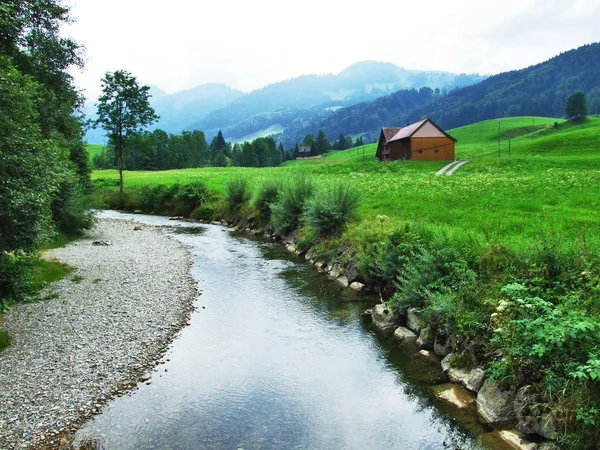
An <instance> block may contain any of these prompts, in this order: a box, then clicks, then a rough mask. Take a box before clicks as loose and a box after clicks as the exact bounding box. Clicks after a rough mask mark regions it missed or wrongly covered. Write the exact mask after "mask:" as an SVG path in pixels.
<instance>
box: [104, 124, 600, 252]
mask: <svg viewBox="0 0 600 450" xmlns="http://www.w3.org/2000/svg"><path fill="white" fill-rule="evenodd" d="M555 122H558V123H559V125H558V128H554V123H555ZM500 124H501V125H500V134H501V151H500V158H498V141H497V136H498V121H497V120H492V121H485V122H480V123H477V124H474V125H471V126H467V127H461V128H457V129H454V130H451V131H450V133H451V134H452V135H453V136H455V137H456V138H457V139H458V145H457V157H458V158H470V159H471V162H470V163H468V164H466V165H465V166H463V167H462V168H461V169H460V170H459V171H457V172H456V173H455V174H454V175H453V176H452V177H447V176H436V175H435V172H436V171H437V170H439V169H440V168H441V167H442V166H444V165H445V162H440V161H431V162H417V161H403V162H393V163H386V164H382V163H380V162H379V161H377V160H376V159H375V157H374V155H375V150H376V146H375V144H370V145H366V146H364V149H363V148H362V147H358V148H354V149H349V150H345V151H334V152H330V153H329V154H327V155H326V156H325V157H324V158H320V159H311V160H302V161H290V162H288V163H286V164H285V166H283V167H278V168H263V169H252V168H204V169H187V170H174V171H167V172H127V173H125V181H126V189H127V188H129V189H134V188H136V187H141V186H142V185H143V184H145V183H161V184H174V183H185V182H190V181H195V180H201V181H203V182H205V183H206V184H207V185H208V187H209V188H210V189H211V190H213V191H214V192H216V193H218V194H222V193H224V186H225V182H226V181H227V180H228V179H231V178H232V177H235V176H243V177H246V178H248V179H249V180H250V182H251V184H252V185H253V186H254V187H257V186H258V185H259V184H260V183H262V182H264V181H265V180H268V179H272V178H282V179H283V178H286V177H290V176H293V175H295V174H300V173H303V174H307V175H309V176H311V177H312V178H314V180H315V181H316V183H317V184H319V185H327V184H331V183H334V182H337V181H342V182H346V183H349V184H351V185H352V186H355V188H356V189H357V190H358V191H359V193H360V196H361V206H360V214H359V218H360V220H359V221H358V222H357V223H355V224H354V225H353V226H352V227H351V228H350V230H349V232H350V233H355V232H360V230H361V229H369V228H372V227H373V224H378V226H379V220H378V216H379V215H385V216H387V217H388V219H386V220H385V221H384V224H383V227H384V228H391V227H394V226H396V225H397V224H398V223H399V222H400V221H405V220H408V221H414V222H425V223H429V224H432V225H435V226H438V227H440V228H444V229H448V230H463V231H467V232H468V233H470V234H472V235H473V237H474V238H475V239H477V240H480V241H482V242H495V243H500V242H501V243H503V245H507V246H510V247H514V248H515V249H517V248H519V249H523V248H526V247H530V246H534V245H538V243H539V242H540V240H541V239H546V238H547V239H555V238H558V237H560V240H561V241H573V240H581V239H585V240H586V242H587V243H588V244H591V243H592V242H593V243H594V245H598V247H599V248H600V213H599V211H600V143H599V142H598V141H597V139H596V136H598V135H600V118H598V117H591V118H589V120H588V121H587V122H586V123H584V124H579V125H577V124H572V123H565V122H563V121H561V120H557V119H552V118H541V117H536V118H531V117H521V118H505V119H500ZM530 125H531V129H530V128H529V127H530ZM509 131H510V134H512V135H513V136H518V137H515V138H512V139H511V157H510V158H509V157H508V136H509ZM363 150H364V156H363ZM93 178H94V179H95V180H96V181H97V182H98V181H100V183H99V184H100V185H104V186H113V187H114V186H115V183H116V182H117V179H118V174H117V172H116V171H96V172H94V173H93ZM101 180H102V181H101Z"/></svg>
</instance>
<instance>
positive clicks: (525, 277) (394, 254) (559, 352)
mask: <svg viewBox="0 0 600 450" xmlns="http://www.w3.org/2000/svg"><path fill="white" fill-rule="evenodd" d="M358 266H359V269H360V270H361V272H362V273H363V274H364V275H365V276H366V277H367V278H370V279H371V280H372V281H376V282H382V283H383V282H385V280H389V279H390V278H391V279H394V280H396V281H395V286H394V289H395V290H396V292H395V294H394V295H393V296H392V298H391V299H390V300H389V302H388V304H389V305H390V306H391V307H393V308H402V307H418V308H420V309H421V310H422V311H423V315H424V317H425V318H426V319H427V321H428V323H429V324H430V326H432V327H433V328H434V332H435V333H438V334H441V335H446V334H447V333H448V332H451V333H452V334H453V335H455V336H456V337H457V339H458V340H459V342H462V343H463V344H464V345H467V346H468V348H469V349H470V351H471V352H475V357H476V358H477V359H478V360H479V361H481V362H487V363H488V376H490V377H492V378H496V379H498V380H500V381H501V382H502V383H504V384H507V385H516V386H523V385H525V384H533V385H535V386H536V389H538V390H539V391H541V392H542V393H543V395H544V398H546V399H547V400H546V401H547V403H546V404H545V405H542V407H543V408H545V409H546V410H547V411H549V412H551V413H552V415H553V417H554V418H555V420H556V424H557V428H558V429H559V433H558V434H559V442H560V443H561V445H563V446H565V448H573V449H575V448H591V447H590V444H589V443H590V442H597V441H598V439H599V438H600V432H599V430H598V428H597V425H598V424H600V408H599V405H600V322H599V321H598V314H599V313H600V301H599V299H600V270H599V268H600V260H599V259H598V256H597V255H594V254H593V253H591V252H589V251H587V250H586V249H585V247H580V248H565V247H564V246H563V247H561V246H560V241H558V240H554V241H553V242H552V241H550V242H548V241H545V242H543V243H541V244H540V245H539V247H538V248H536V249H532V250H531V251H529V252H523V253H520V254H509V253H506V251H505V249H504V248H502V247H501V246H492V247H490V246H489V245H482V244H479V243H477V242H476V241H475V240H471V239H469V238H468V237H463V238H462V239H461V238H460V237H457V236H454V237H453V236H448V235H446V234H444V233H442V232H440V231H438V230H434V229H432V228H431V227H424V226H413V227H410V226H404V227H403V228H401V229H399V230H396V231H394V232H392V233H390V234H389V235H388V236H387V237H386V238H384V239H383V240H378V241H375V242H373V243H371V244H367V245H365V246H364V247H363V248H362V250H361V252H360V253H359V255H358ZM448 327H450V330H449V329H448ZM436 328H437V329H436Z"/></svg>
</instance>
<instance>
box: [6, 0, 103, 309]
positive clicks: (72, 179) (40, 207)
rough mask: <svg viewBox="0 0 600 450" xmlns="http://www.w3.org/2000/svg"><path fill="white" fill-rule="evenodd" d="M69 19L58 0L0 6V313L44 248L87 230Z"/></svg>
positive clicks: (9, 0)
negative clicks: (64, 31) (66, 28)
mask: <svg viewBox="0 0 600 450" xmlns="http://www.w3.org/2000/svg"><path fill="white" fill-rule="evenodd" d="M69 20H70V18H69V10H68V8H66V7H63V6H62V4H61V2H59V1H56V0H44V1H43V2H40V1H34V0H3V1H2V3H1V4H0V24H1V25H0V29H1V31H0V310H2V309H3V308H4V307H5V306H6V305H7V304H8V303H10V302H12V301H15V300H19V299H21V298H22V297H23V296H24V295H26V294H27V292H28V290H29V289H30V286H31V276H32V267H33V263H34V261H35V258H36V250H37V249H38V247H39V245H40V244H41V243H42V242H44V241H46V240H48V239H49V238H50V237H52V235H53V234H54V233H55V232H57V231H58V232H64V233H77V232H78V231H80V230H81V229H82V228H85V227H88V226H89V225H91V219H90V218H89V216H88V215H87V214H86V211H85V208H84V201H83V196H84V194H85V193H86V190H87V189H89V188H90V180H89V169H88V165H87V153H86V151H85V147H84V145H83V142H82V127H81V121H80V120H79V119H78V118H77V116H76V111H77V110H78V108H79V107H80V106H81V104H82V99H81V97H80V95H79V94H78V91H77V89H76V88H75V86H74V83H73V79H72V76H71V75H70V73H69V70H70V69H71V68H74V67H81V66H82V58H81V54H80V48H79V46H78V45H77V43H75V42H74V41H72V40H71V39H69V38H64V37H62V36H61V35H60V32H59V30H60V26H61V25H62V24H64V23H66V22H68V21H69Z"/></svg>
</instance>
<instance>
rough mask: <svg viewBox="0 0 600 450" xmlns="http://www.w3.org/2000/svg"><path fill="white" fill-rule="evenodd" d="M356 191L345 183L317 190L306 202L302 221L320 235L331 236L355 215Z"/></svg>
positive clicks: (356, 205)
mask: <svg viewBox="0 0 600 450" xmlns="http://www.w3.org/2000/svg"><path fill="white" fill-rule="evenodd" d="M357 209H358V193H357V192H356V190H354V189H352V188H351V187H350V186H349V185H346V184H337V185H335V186H333V187H329V188H328V189H326V190H324V191H322V192H319V193H318V194H317V195H315V196H314V197H312V198H310V199H309V200H308V201H307V202H306V208H305V211H304V222H305V223H306V224H307V225H308V226H309V227H310V228H311V229H312V230H314V231H316V232H317V234H319V235H320V236H321V237H325V236H333V235H335V234H337V233H339V232H340V231H342V230H343V229H344V227H345V226H346V224H347V223H348V222H350V221H351V220H352V219H354V218H355V217H356V210H357Z"/></svg>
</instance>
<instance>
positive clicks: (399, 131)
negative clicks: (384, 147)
mask: <svg viewBox="0 0 600 450" xmlns="http://www.w3.org/2000/svg"><path fill="white" fill-rule="evenodd" d="M426 122H429V123H431V124H432V125H433V126H434V127H436V128H437V129H438V130H440V131H441V132H442V133H443V134H444V135H446V136H447V137H449V138H450V139H452V140H453V141H454V142H456V139H454V138H453V137H452V136H450V135H449V134H448V133H446V132H445V131H444V130H442V129H441V128H440V127H439V125H438V124H436V123H435V122H434V121H433V120H431V119H430V118H427V119H423V120H421V121H419V122H416V123H413V124H410V125H407V126H405V127H387V128H386V127H383V128H382V132H383V135H384V137H385V143H386V144H387V143H389V142H392V141H399V140H401V139H406V138H409V137H411V136H412V135H413V134H415V133H416V132H417V131H419V129H420V128H421V127H422V126H423V125H425V123H426Z"/></svg>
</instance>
